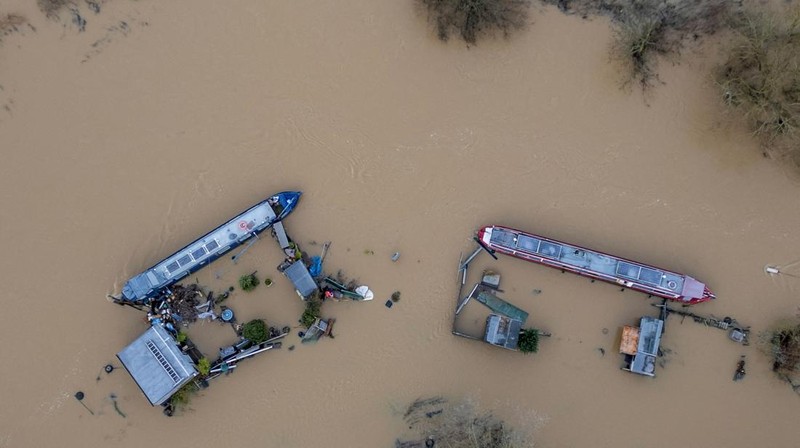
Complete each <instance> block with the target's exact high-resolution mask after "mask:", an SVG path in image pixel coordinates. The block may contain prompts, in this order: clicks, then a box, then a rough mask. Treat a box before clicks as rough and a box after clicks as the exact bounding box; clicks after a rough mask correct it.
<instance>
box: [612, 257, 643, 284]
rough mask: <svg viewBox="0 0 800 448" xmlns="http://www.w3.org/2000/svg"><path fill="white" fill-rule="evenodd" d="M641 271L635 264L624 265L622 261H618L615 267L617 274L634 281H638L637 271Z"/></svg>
mask: <svg viewBox="0 0 800 448" xmlns="http://www.w3.org/2000/svg"><path fill="white" fill-rule="evenodd" d="M641 270H642V268H641V266H636V265H635V264H630V263H626V262H624V261H620V262H619V264H618V265H617V274H619V275H621V276H623V277H628V278H632V279H636V280H638V279H639V271H641Z"/></svg>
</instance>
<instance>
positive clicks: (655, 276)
mask: <svg viewBox="0 0 800 448" xmlns="http://www.w3.org/2000/svg"><path fill="white" fill-rule="evenodd" d="M663 275H664V273H663V272H661V271H658V270H655V269H650V268H642V272H640V273H639V280H641V281H643V282H644V283H649V284H651V285H656V286H658V285H660V284H661V277H662V276H663Z"/></svg>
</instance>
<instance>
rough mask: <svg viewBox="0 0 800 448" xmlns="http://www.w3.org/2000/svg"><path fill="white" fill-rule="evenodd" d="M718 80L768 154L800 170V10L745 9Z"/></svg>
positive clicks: (729, 102)
mask: <svg viewBox="0 0 800 448" xmlns="http://www.w3.org/2000/svg"><path fill="white" fill-rule="evenodd" d="M730 26H731V29H732V30H733V33H734V38H733V39H732V41H731V44H730V46H729V48H728V49H727V52H726V57H725V61H724V62H723V63H722V64H721V65H720V66H719V67H718V68H717V70H716V72H715V80H716V83H717V85H718V86H719V88H720V91H721V94H722V98H723V100H724V101H725V103H726V105H727V106H729V107H731V108H733V109H734V110H737V111H738V112H740V113H741V114H742V115H743V116H744V117H745V118H746V120H747V121H748V122H749V124H750V126H751V128H752V130H753V133H754V134H755V135H756V136H757V137H758V138H759V139H760V140H761V142H762V146H763V149H764V154H765V155H767V156H771V157H773V158H777V159H784V160H785V161H787V162H789V163H790V164H791V165H793V166H794V167H795V168H800V133H799V132H798V131H799V129H798V127H800V8H795V9H794V10H793V11H789V12H787V13H784V14H776V13H774V12H769V11H761V10H753V9H748V10H743V11H741V12H739V13H738V14H735V15H734V16H733V17H732V19H731V21H730Z"/></svg>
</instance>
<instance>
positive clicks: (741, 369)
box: [733, 355, 747, 381]
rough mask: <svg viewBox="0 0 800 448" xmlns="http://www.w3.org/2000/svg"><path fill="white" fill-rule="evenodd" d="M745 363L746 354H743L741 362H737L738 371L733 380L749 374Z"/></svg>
mask: <svg viewBox="0 0 800 448" xmlns="http://www.w3.org/2000/svg"><path fill="white" fill-rule="evenodd" d="M744 364H745V360H744V355H742V357H741V358H739V362H738V363H737V364H736V372H734V374H733V381H739V380H741V379H742V378H744V376H745V375H747V372H746V371H745V370H744Z"/></svg>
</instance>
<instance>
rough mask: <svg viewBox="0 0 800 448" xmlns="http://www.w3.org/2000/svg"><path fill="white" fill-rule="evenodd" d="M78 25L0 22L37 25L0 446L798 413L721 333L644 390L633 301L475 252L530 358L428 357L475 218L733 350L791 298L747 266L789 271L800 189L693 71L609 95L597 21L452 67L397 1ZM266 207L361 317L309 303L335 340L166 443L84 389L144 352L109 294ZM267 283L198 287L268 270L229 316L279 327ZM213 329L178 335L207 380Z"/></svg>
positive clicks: (255, 266)
mask: <svg viewBox="0 0 800 448" xmlns="http://www.w3.org/2000/svg"><path fill="white" fill-rule="evenodd" d="M81 5H82V2H81ZM101 5H102V10H101V12H100V13H99V14H94V13H92V12H90V11H89V10H88V9H86V8H85V7H84V6H81V7H82V8H84V9H82V12H83V17H85V19H86V31H85V32H83V33H81V32H78V30H77V28H76V26H75V25H74V24H72V23H70V18H69V17H68V14H67V15H66V16H65V18H64V19H63V21H62V22H58V21H54V20H46V19H45V18H44V17H43V15H42V14H41V13H40V12H39V11H38V9H37V8H36V5H35V2H33V1H32V0H11V1H10V2H8V1H7V2H3V4H2V6H0V7H1V8H2V9H3V10H2V11H0V12H2V13H8V12H14V13H19V14H22V15H24V16H26V17H27V18H28V19H29V21H30V23H31V24H32V25H33V26H34V27H35V30H34V29H31V28H24V29H23V30H22V32H20V33H16V34H12V35H9V36H6V37H5V38H4V39H3V42H2V44H0V45H2V46H1V47H0V85H2V90H0V106H8V107H7V108H5V107H0V147H1V148H2V152H3V155H4V161H3V163H2V164H1V165H0V186H1V188H0V206H1V207H0V208H1V209H2V220H0V223H2V230H3V231H2V232H0V235H2V236H0V243H2V246H3V247H4V248H5V251H4V253H5V255H4V256H3V257H2V258H0V263H2V272H3V276H2V278H3V288H2V289H3V294H2V296H3V303H4V305H5V307H4V311H3V313H2V314H0V322H2V325H0V338H2V341H3V344H2V348H0V354H2V358H3V359H4V360H5V361H4V365H5V368H4V373H3V380H2V386H0V397H2V399H3V400H2V405H0V422H2V423H0V447H37V446H63V447H84V446H105V445H109V446H122V447H140V446H145V445H148V444H153V443H156V444H158V445H159V446H201V445H205V446H261V447H308V446H330V447H389V446H393V443H394V440H395V438H396V437H397V436H399V435H401V434H403V430H404V423H403V421H402V418H401V417H402V412H403V409H404V407H405V406H406V405H407V404H408V403H409V402H410V401H411V400H413V399H415V398H417V397H423V396H430V395H438V394H441V395H445V396H448V397H468V398H469V399H471V400H473V401H475V402H476V403H478V406H479V407H480V408H481V409H486V410H492V411H494V412H495V413H496V414H498V415H500V416H502V417H503V418H505V419H507V420H508V421H509V422H510V423H512V424H513V425H515V426H517V427H520V428H523V429H524V430H526V431H534V437H535V438H536V441H537V445H538V446H543V447H579V446H580V447H642V446H647V447H673V446H727V447H749V446H776V447H777V446H793V445H794V444H796V443H797V440H798V436H800V429H798V427H797V425H796V420H797V418H796V416H797V415H798V411H800V398H799V397H798V396H796V395H794V394H793V393H792V392H791V390H790V389H789V388H788V386H787V385H785V384H784V383H781V382H780V381H778V380H777V379H776V378H775V377H774V376H773V375H772V373H771V372H770V363H769V361H768V359H767V358H766V357H765V356H764V355H762V354H761V353H760V352H759V351H758V350H757V348H756V347H755V346H750V347H742V346H740V345H736V344H734V343H733V342H731V341H729V340H728V339H727V337H726V334H725V333H724V332H722V331H719V330H715V329H710V328H704V327H702V326H700V325H697V324H695V323H692V322H690V321H688V320H687V321H685V322H683V323H681V321H680V320H679V319H678V318H676V317H671V318H670V319H669V321H668V323H667V330H666V334H665V335H664V338H663V340H662V346H663V347H665V348H667V349H669V353H668V354H667V356H666V357H665V358H664V361H665V364H664V367H659V369H658V376H657V377H656V378H655V379H649V378H645V377H639V376H635V375H631V374H628V373H625V372H622V371H620V370H619V367H620V365H621V363H622V359H621V358H620V356H619V355H618V354H617V347H616V344H617V342H616V341H617V337H618V334H619V328H620V327H621V326H622V325H627V324H635V323H636V322H638V318H639V317H640V316H642V315H645V314H651V315H652V314H654V313H655V312H656V310H655V308H653V307H652V306H651V304H652V303H656V301H655V300H654V299H649V300H648V299H647V297H646V296H644V295H642V294H639V293H635V292H633V291H625V292H621V291H620V290H619V289H618V288H615V287H613V286H610V285H605V284H600V283H594V284H592V283H590V282H589V281H588V280H586V279H582V278H580V277H576V276H573V275H570V274H561V273H560V272H558V271H556V270H551V269H547V268H544V267H539V266H535V265H532V264H529V263H524V262H522V261H518V260H514V259H508V258H506V259H501V260H500V261H499V262H494V261H493V260H491V259H490V258H489V257H488V256H486V255H485V254H483V255H481V256H479V257H478V258H477V259H476V261H475V262H474V263H473V264H472V266H471V272H472V274H473V275H472V276H471V278H470V279H469V281H475V280H477V273H478V272H479V271H480V270H481V269H484V268H491V269H493V270H495V271H497V272H499V273H501V274H502V283H501V287H502V288H503V289H504V290H505V293H504V297H506V298H508V299H509V300H512V301H514V302H515V303H517V304H519V305H520V306H521V307H524V308H526V309H528V310H530V312H531V317H530V319H529V322H532V323H533V324H534V326H536V327H538V328H541V329H544V330H546V331H549V332H551V333H553V337H552V338H549V339H546V340H543V341H542V343H541V349H540V352H539V353H538V354H535V355H532V356H523V355H520V354H518V353H512V352H508V351H504V350H501V349H494V348H492V347H489V346H485V345H484V344H480V343H477V342H472V341H468V340H465V339H460V338H457V337H454V336H452V335H451V334H450V325H451V321H452V315H453V308H454V305H455V295H456V292H457V290H458V282H457V277H456V265H457V261H458V258H459V253H461V252H465V253H466V252H468V251H471V250H472V247H473V246H474V244H473V243H472V242H471V240H470V238H471V236H472V235H473V233H474V231H475V230H476V229H477V228H479V227H481V226H484V225H488V224H504V225H508V226H511V227H517V228H521V229H525V230H528V231H531V232H536V233H540V234H544V235H547V236H550V237H553V238H557V239H560V240H564V241H568V242H572V243H575V244H579V245H584V246H587V247H591V248H594V249H598V250H602V251H605V252H609V253H613V254H616V255H620V256H623V257H626V258H631V259H635V260H641V261H643V262H646V263H650V264H654V265H657V266H663V267H665V268H667V269H671V270H675V271H679V272H685V273H687V274H689V275H692V276H694V277H696V278H698V279H700V280H702V281H704V282H706V283H707V284H708V285H709V287H710V288H711V289H712V290H713V291H714V292H715V293H716V294H717V296H718V299H717V300H716V301H714V302H713V303H707V304H702V305H699V306H697V307H695V308H694V309H693V310H694V311H696V312H698V313H706V314H714V315H716V316H719V317H721V316H727V315H730V316H734V317H736V318H737V319H738V320H739V321H741V322H742V323H744V324H746V325H752V327H753V329H754V333H757V332H758V331H763V330H764V329H766V328H767V326H768V325H769V324H770V323H772V322H773V321H774V320H775V319H777V318H779V317H782V316H791V315H793V314H794V312H795V310H796V307H797V305H798V301H797V297H796V294H797V292H798V289H799V288H798V287H800V280H798V279H796V278H792V277H789V276H784V277H779V278H770V277H768V276H767V275H765V274H764V271H763V268H764V266H765V265H766V264H781V265H785V264H788V263H790V262H792V261H794V260H797V259H799V258H800V234H797V233H795V230H796V229H797V228H798V223H800V195H798V191H800V185H799V184H798V183H797V182H796V181H795V180H793V179H792V178H791V177H789V176H787V174H786V173H785V172H784V171H782V170H781V169H780V168H779V167H778V166H776V165H775V164H774V163H772V162H770V161H768V160H766V159H763V158H762V157H760V156H759V154H758V151H757V150H756V149H755V146H756V144H755V143H754V142H753V141H752V140H751V139H750V138H749V136H748V134H747V132H746V131H745V130H743V129H740V128H739V127H737V126H735V125H730V124H727V123H726V121H725V120H723V119H721V118H720V114H719V110H718V109H717V107H718V105H717V102H716V99H715V90H714V88H713V86H712V85H711V83H710V80H709V75H708V73H709V69H710V68H711V62H710V60H709V59H707V58H705V57H703V55H702V54H699V53H695V52H694V51H693V50H692V51H689V52H687V54H686V55H685V57H684V58H683V59H682V60H681V63H680V65H670V64H669V63H663V64H662V65H661V79H662V81H664V83H665V84H664V85H660V86H658V87H657V88H656V89H654V90H653V91H652V93H651V94H650V95H649V96H648V97H647V98H644V99H643V97H642V95H641V94H640V93H638V92H633V93H626V92H624V91H621V90H620V89H619V88H618V76H617V74H616V72H615V68H614V66H613V65H611V64H610V63H609V61H608V56H607V54H608V53H607V50H608V47H609V44H610V38H611V32H610V29H609V25H608V22H607V21H606V20H603V19H596V20H592V21H585V20H581V19H579V18H576V17H567V16H564V15H562V14H560V13H559V12H558V11H557V10H555V9H553V8H544V7H538V6H537V7H536V8H535V9H534V11H533V14H532V16H531V21H532V24H531V26H530V27H529V28H528V29H527V30H525V31H522V32H520V33H518V34H516V35H515V36H514V37H513V38H512V39H510V40H507V41H506V40H496V41H487V42H485V43H481V44H480V45H479V46H477V47H473V48H469V49H467V48H465V47H464V46H463V45H462V44H460V43H459V42H458V41H455V40H454V41H451V42H450V43H448V44H443V43H441V42H439V41H438V40H436V38H435V35H434V32H433V30H432V29H431V28H430V27H429V26H428V24H426V23H425V20H424V18H421V17H420V16H419V15H418V14H417V13H416V12H415V9H414V8H413V7H412V5H411V2H408V1H402V2H401V1H382V2H374V1H350V2H312V1H307V0H301V1H292V2H257V1H247V2H238V3H237V4H235V5H229V4H228V3H227V2H215V1H208V0H197V1H194V2H154V1H151V0H141V1H137V2H124V1H116V2H110V3H102V4H101ZM289 189H300V190H303V191H304V193H305V194H304V196H303V198H302V200H301V203H300V205H299V206H298V208H297V209H296V211H295V212H294V213H293V214H292V215H291V216H290V217H289V218H288V219H287V220H286V222H285V224H286V227H287V230H288V231H289V232H290V234H291V235H292V236H293V237H294V238H295V239H296V240H298V242H300V243H301V244H302V245H303V246H304V247H305V249H307V250H308V251H309V252H310V253H311V254H312V255H316V254H318V253H319V251H320V249H321V248H320V246H319V245H313V244H312V243H313V242H314V241H316V242H322V241H328V240H329V241H331V242H332V245H331V249H330V251H329V253H328V256H327V257H326V259H325V268H326V269H327V270H328V271H331V272H335V271H336V270H338V269H341V270H342V271H343V272H344V273H345V274H347V275H349V276H351V277H357V278H358V279H360V281H361V282H362V283H366V284H368V285H369V286H370V287H371V288H372V290H373V291H374V292H375V294H376V300H374V301H372V302H366V303H328V304H325V306H324V307H323V311H324V314H326V315H329V316H331V317H335V318H336V328H335V335H336V338H335V339H328V340H324V341H321V342H319V343H318V344H316V345H313V346H306V345H303V346H300V344H299V343H298V339H297V336H296V335H294V334H293V335H292V336H291V337H290V338H288V340H287V341H286V342H285V343H284V349H283V350H279V351H276V352H270V353H268V354H265V355H263V356H259V357H256V358H254V359H252V360H249V361H247V362H245V363H242V365H241V368H240V369H237V371H236V372H235V374H233V375H231V376H229V377H225V378H222V379H220V380H216V381H215V383H214V384H213V385H212V387H211V388H209V389H207V390H205V391H203V392H202V393H201V394H200V395H199V396H197V397H196V398H195V399H194V400H193V402H192V405H191V409H190V410H189V411H188V412H186V413H184V414H183V415H182V416H181V417H180V418H173V419H167V418H166V417H164V416H163V415H162V414H161V412H160V409H158V408H151V407H150V405H149V404H148V403H147V400H146V399H145V398H144V397H143V395H142V394H141V392H140V391H139V390H138V388H137V386H136V385H135V383H134V382H133V381H132V379H131V378H130V377H129V376H128V375H127V373H126V372H125V371H124V370H121V369H120V370H116V371H114V372H113V373H112V374H110V375H106V374H105V373H104V372H102V368H103V366H104V365H105V364H107V363H109V362H114V361H115V354H116V353H117V352H118V351H119V350H120V349H122V348H123V347H124V346H126V345H127V344H128V343H129V342H130V341H131V340H132V339H133V338H135V337H136V336H138V335H139V334H140V333H141V332H142V331H143V330H144V329H145V328H146V327H145V322H144V320H143V315H142V314H140V313H138V312H137V311H135V310H132V309H128V308H121V307H118V306H114V305H112V304H110V303H108V302H107V301H106V299H105V296H106V294H108V293H114V292H119V290H120V288H121V285H122V284H123V283H124V281H125V280H127V279H128V278H129V277H130V276H132V275H135V274H137V273H139V272H141V271H142V270H143V269H145V268H147V267H149V266H150V265H152V264H153V263H154V262H156V261H157V260H160V259H161V258H162V257H164V256H165V255H167V254H169V253H171V252H172V251H174V250H176V249H177V248H179V247H182V246H183V245H184V244H186V243H188V242H189V241H191V240H193V239H194V238H196V237H197V236H199V235H201V234H203V233H205V232H206V231H208V230H210V229H211V228H213V227H214V226H216V225H217V224H219V223H220V222H222V221H224V220H225V219H228V218H229V217H231V216H233V215H234V214H235V213H237V212H239V211H241V210H242V209H244V208H246V207H249V206H250V205H252V204H254V203H256V202H258V201H260V200H262V199H263V198H265V197H266V196H268V195H270V194H272V193H274V192H276V191H280V190H289ZM395 251H399V252H401V257H400V259H399V260H398V261H397V262H392V261H391V254H392V253H394V252H395ZM280 260H281V255H280V253H279V250H278V247H277V245H276V244H275V243H274V242H273V241H271V240H269V239H263V240H262V241H260V242H258V243H257V244H255V245H254V246H253V247H252V248H251V249H250V250H249V251H248V252H247V253H246V254H245V255H244V256H243V257H242V261H241V262H240V263H238V264H236V265H234V264H232V263H231V262H230V260H229V258H228V257H225V258H224V259H222V260H220V261H219V262H217V263H215V264H213V265H212V266H210V267H208V268H206V269H205V270H203V271H201V272H200V273H198V275H197V277H198V280H199V281H200V282H201V283H203V284H205V285H208V286H209V287H211V288H214V289H216V290H218V291H219V290H221V289H222V288H224V287H226V286H228V285H229V284H235V282H236V279H237V278H238V276H239V275H241V274H244V273H248V272H251V271H254V270H258V272H259V274H260V275H261V276H262V278H263V277H265V276H268V275H269V276H272V277H273V278H274V279H275V285H274V286H273V287H272V288H269V289H267V288H264V287H263V286H262V287H260V288H259V289H256V290H255V291H254V292H253V293H251V294H245V293H243V292H240V291H238V290H237V292H235V293H234V294H233V296H232V298H231V299H229V304H230V306H231V307H233V308H234V309H236V311H237V315H238V316H239V318H240V320H246V319H250V318H253V317H266V318H267V320H268V321H269V322H270V323H274V324H294V322H296V319H297V317H298V316H299V314H300V312H301V311H302V303H301V302H300V300H299V299H298V298H297V297H296V296H295V295H294V293H293V291H292V288H291V287H290V285H289V284H288V281H287V280H286V279H285V278H283V277H282V276H279V274H278V273H277V272H276V271H275V266H277V264H278V263H279V262H280ZM797 274H800V272H798V273H797ZM534 289H537V290H541V293H540V294H533V290H534ZM395 290H398V291H401V293H402V296H401V300H400V301H399V302H397V303H396V304H395V306H394V307H393V308H391V309H387V308H386V307H385V306H384V305H383V302H384V301H385V300H386V299H388V298H389V296H390V295H391V294H392V292H393V291H395ZM603 329H608V331H607V332H604V331H603ZM224 331H225V330H224V328H223V327H220V326H218V325H217V324H210V323H206V324H198V325H197V326H195V327H194V328H192V330H191V333H192V336H193V337H195V338H196V339H197V341H198V343H199V344H200V345H201V348H202V349H204V351H206V353H208V354H210V355H213V354H214V353H215V352H216V350H217V348H218V347H219V345H220V344H221V343H223V342H221V341H223V340H224V339H225V338H230V337H232V333H230V330H227V331H228V332H227V333H225V332H224ZM294 344H296V345H297V348H296V349H295V350H293V351H289V350H286V349H285V348H286V347H287V346H289V345H294ZM599 348H603V349H604V350H605V355H604V356H601V354H600V350H598V349H599ZM742 354H746V355H747V360H748V364H747V369H748V375H747V377H746V378H745V379H744V380H743V381H740V382H736V383H734V382H733V381H732V375H733V372H734V369H735V366H736V362H737V360H738V359H739V356H740V355H742ZM78 390H81V391H83V392H84V393H85V396H86V398H85V399H84V400H83V403H84V404H86V405H87V406H88V407H89V408H90V409H91V410H92V411H93V412H94V415H92V414H90V413H89V412H88V411H87V410H86V409H84V408H83V407H82V406H81V403H79V402H77V401H76V400H75V398H74V397H73V394H74V393H75V392H76V391H78ZM112 394H113V396H115V397H116V401H117V405H118V408H119V410H120V411H121V412H122V413H124V414H125V417H123V416H122V415H120V414H118V413H117V412H116V411H115V409H114V402H113V400H112V398H111V396H112Z"/></svg>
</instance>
